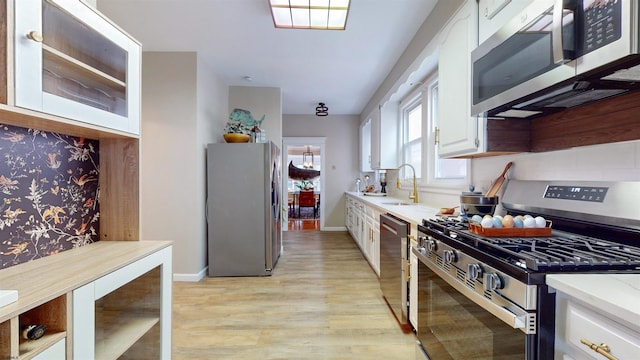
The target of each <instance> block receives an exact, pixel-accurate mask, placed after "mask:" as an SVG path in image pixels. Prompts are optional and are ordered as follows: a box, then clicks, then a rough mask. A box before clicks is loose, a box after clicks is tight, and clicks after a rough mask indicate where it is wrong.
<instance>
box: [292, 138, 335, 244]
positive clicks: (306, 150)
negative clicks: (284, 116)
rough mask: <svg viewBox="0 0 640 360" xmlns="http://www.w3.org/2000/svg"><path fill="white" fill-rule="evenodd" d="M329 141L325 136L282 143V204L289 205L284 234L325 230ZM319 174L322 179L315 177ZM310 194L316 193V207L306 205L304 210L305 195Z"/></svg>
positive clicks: (294, 139) (314, 197) (314, 194)
mask: <svg viewBox="0 0 640 360" xmlns="http://www.w3.org/2000/svg"><path fill="white" fill-rule="evenodd" d="M325 139H326V138H324V137H284V138H283V140H282V149H283V151H282V179H283V181H282V194H283V201H282V204H283V205H285V208H284V209H283V222H284V224H283V227H282V228H283V230H284V231H298V230H322V229H323V227H324V218H325V217H326V216H325V213H324V208H325V207H324V202H323V201H322V198H323V197H324V196H326V195H327V194H326V187H325V186H324V185H325V184H326V183H325V180H324V171H323V169H325V167H324V163H325V156H323V155H324V154H325ZM290 164H291V166H294V167H295V168H294V169H292V171H293V172H292V174H293V178H292V177H290V176H289V166H290ZM299 170H302V171H299ZM318 172H319V176H315V175H316V174H317V173H318ZM301 175H302V177H301ZM307 175H309V176H307ZM309 191H313V199H314V203H315V204H316V206H315V207H314V206H313V204H310V203H305V204H303V205H306V206H302V207H300V206H299V196H300V195H301V192H305V193H307V195H308V192H309ZM285 200H286V201H285Z"/></svg>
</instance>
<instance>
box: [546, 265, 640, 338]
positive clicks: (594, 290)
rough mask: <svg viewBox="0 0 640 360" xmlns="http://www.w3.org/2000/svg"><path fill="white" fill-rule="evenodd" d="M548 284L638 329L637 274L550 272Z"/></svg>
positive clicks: (639, 290) (639, 295) (639, 276)
mask: <svg viewBox="0 0 640 360" xmlns="http://www.w3.org/2000/svg"><path fill="white" fill-rule="evenodd" d="M546 279H547V280H546V282H547V285H549V286H550V287H552V288H554V289H556V290H557V291H560V292H562V293H565V294H567V295H569V296H571V297H573V298H576V299H578V300H579V301H582V302H584V303H586V304H589V305H591V306H593V307H595V308H597V309H600V310H601V311H602V312H604V313H608V314H611V315H613V316H615V317H617V318H619V319H620V320H622V321H624V322H627V323H628V324H630V325H632V327H635V328H636V329H638V330H640V274H551V275H547V277H546Z"/></svg>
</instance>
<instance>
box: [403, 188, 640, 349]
mask: <svg viewBox="0 0 640 360" xmlns="http://www.w3.org/2000/svg"><path fill="white" fill-rule="evenodd" d="M638 203H640V182H584V181H581V182H564V181H554V182H545V181H518V180H510V181H509V183H508V184H507V188H506V191H505V193H504V195H503V196H502V199H501V207H502V210H501V211H503V212H504V213H506V214H510V215H513V216H516V215H525V214H530V215H532V216H534V217H535V216H543V217H545V219H546V220H548V221H549V222H550V223H551V224H552V230H551V231H550V234H551V235H549V236H547V235H545V236H520V235H517V236H506V237H503V236H482V235H479V234H478V233H476V232H475V231H470V230H469V220H468V219H466V218H461V217H459V218H434V219H425V220H423V221H422V224H420V225H418V239H419V246H418V247H417V248H413V249H412V253H413V254H414V255H415V256H416V257H417V258H418V260H419V262H421V263H422V264H424V265H425V266H426V267H425V269H426V270H424V271H426V272H425V273H426V274H429V275H426V276H427V278H429V279H431V280H429V281H431V282H433V281H435V280H434V279H435V277H437V278H439V279H441V280H442V281H444V282H446V283H447V286H448V287H450V288H447V290H446V292H447V293H451V291H453V290H452V289H454V290H455V291H456V292H457V293H459V294H460V295H462V296H464V297H466V298H467V299H468V300H469V301H471V302H472V303H474V304H475V305H476V306H479V307H481V308H482V309H484V310H486V311H487V312H488V313H490V314H491V315H492V316H494V317H495V318H497V319H500V320H501V321H502V323H504V324H506V325H507V327H508V328H512V329H519V330H520V331H521V332H522V333H524V334H525V339H526V346H525V348H526V351H525V353H526V357H525V358H526V359H546V358H552V357H553V338H554V326H555V325H554V320H553V319H554V316H555V294H554V292H553V291H551V289H549V288H548V286H547V285H546V283H545V276H546V274H550V273H640V212H638V211H637V209H635V204H638ZM419 268H420V267H419ZM418 281H419V282H420V281H421V280H420V274H419V275H418ZM421 284H424V283H421ZM443 284H444V283H443ZM421 286H426V285H421ZM443 286H444V285H443ZM424 289H431V287H427V288H424ZM425 291H427V292H428V291H432V290H425ZM429 296H431V297H433V296H434V295H433V294H431V295H429ZM429 296H427V299H428V298H429ZM460 301H461V303H462V302H464V301H462V300H460ZM419 306H420V305H419ZM419 316H420V315H419ZM419 316H418V317H419ZM419 323H422V322H421V321H420V320H419ZM425 326H427V327H428V328H429V331H427V332H426V333H425V332H422V335H419V338H421V341H422V342H423V343H425V342H426V341H433V340H432V338H431V337H430V335H428V333H429V332H433V331H434V328H431V325H428V324H426V325H425ZM419 332H421V331H420V330H419ZM429 339H431V340H429ZM518 355H520V353H518ZM520 358H522V357H520Z"/></svg>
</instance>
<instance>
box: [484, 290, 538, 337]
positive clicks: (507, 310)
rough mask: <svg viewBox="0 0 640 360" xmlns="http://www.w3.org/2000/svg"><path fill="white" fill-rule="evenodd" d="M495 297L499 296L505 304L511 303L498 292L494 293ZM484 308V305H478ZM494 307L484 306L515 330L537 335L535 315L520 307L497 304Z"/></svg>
mask: <svg viewBox="0 0 640 360" xmlns="http://www.w3.org/2000/svg"><path fill="white" fill-rule="evenodd" d="M493 296H499V297H500V298H502V299H504V300H505V302H507V303H508V302H509V300H507V299H506V298H505V297H504V296H502V294H500V293H499V292H497V291H493ZM478 305H480V306H482V304H478ZM491 305H493V306H489V307H485V306H482V307H483V308H484V309H485V310H487V311H489V312H490V313H492V314H493V315H495V316H496V317H497V318H499V319H500V320H502V321H504V322H505V323H507V324H509V325H510V326H511V327H513V328H514V329H520V330H522V331H523V332H524V333H526V334H535V333H536V325H535V323H536V322H535V314H532V313H529V312H527V311H525V310H523V309H521V308H519V307H518V306H515V305H513V306H508V307H507V306H499V305H496V304H491Z"/></svg>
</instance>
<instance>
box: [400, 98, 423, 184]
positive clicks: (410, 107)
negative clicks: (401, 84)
mask: <svg viewBox="0 0 640 360" xmlns="http://www.w3.org/2000/svg"><path fill="white" fill-rule="evenodd" d="M402 162H403V163H405V164H410V165H412V166H413V168H414V169H415V171H416V177H417V178H421V177H422V99H421V97H420V94H418V96H415V97H414V98H413V99H411V101H410V102H408V104H407V105H406V106H403V107H402ZM405 174H406V173H405ZM408 175H413V174H408Z"/></svg>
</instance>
